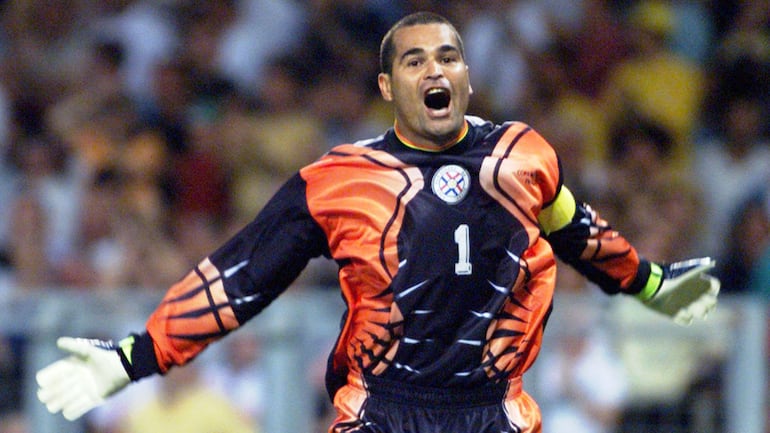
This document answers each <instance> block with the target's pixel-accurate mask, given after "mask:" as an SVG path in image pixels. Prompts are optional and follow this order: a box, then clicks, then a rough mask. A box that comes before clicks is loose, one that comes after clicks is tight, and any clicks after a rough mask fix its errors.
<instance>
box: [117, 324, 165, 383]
mask: <svg viewBox="0 0 770 433" xmlns="http://www.w3.org/2000/svg"><path fill="white" fill-rule="evenodd" d="M118 354H119V355H120V361H121V362H122V363H123V368H125V369H126V372H127V373H128V377H129V378H130V379H131V381H132V382H136V381H138V380H139V379H141V378H143V377H147V376H151V375H153V374H157V373H160V367H159V366H158V361H157V358H156V357H155V347H154V344H153V342H152V337H150V335H149V334H148V333H146V332H143V333H141V334H131V335H129V336H128V337H126V338H124V339H122V340H120V342H119V343H118Z"/></svg>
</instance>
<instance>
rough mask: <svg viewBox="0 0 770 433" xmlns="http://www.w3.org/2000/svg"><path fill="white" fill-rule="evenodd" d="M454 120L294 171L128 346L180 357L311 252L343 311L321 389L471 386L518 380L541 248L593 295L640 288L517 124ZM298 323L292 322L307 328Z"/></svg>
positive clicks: (544, 260)
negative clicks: (434, 143)
mask: <svg viewBox="0 0 770 433" xmlns="http://www.w3.org/2000/svg"><path fill="white" fill-rule="evenodd" d="M467 123H468V130H467V132H466V133H465V136H464V137H463V138H462V139H461V140H460V141H459V142H458V143H457V144H455V145H454V146H452V147H450V148H448V149H444V150H442V151H440V152H428V151H425V150H421V149H416V148H414V147H412V146H409V145H405V144H404V142H402V141H401V140H399V138H398V136H397V134H396V133H395V131H394V130H393V129H391V130H389V131H387V132H386V133H385V134H384V135H382V136H381V137H378V138H375V139H372V140H368V141H365V142H359V143H355V144H348V145H341V146H338V147H335V148H334V149H332V150H331V151H330V152H328V153H327V154H326V155H325V156H323V157H322V158H320V159H319V160H318V161H316V162H315V163H313V164H310V165H309V166H307V167H305V168H303V169H302V170H300V172H299V173H298V174H297V175H295V176H294V177H293V178H291V179H290V180H289V181H288V182H287V183H286V184H285V185H284V186H283V187H282V188H281V189H280V190H279V191H278V193H277V194H276V195H275V196H274V197H273V198H272V199H271V200H270V202H269V203H268V204H267V205H266V206H265V208H264V209H263V210H262V211H261V212H260V213H259V215H258V216H257V217H256V218H255V219H254V221H252V222H251V223H250V224H249V225H248V226H246V227H245V228H244V229H243V230H242V231H241V232H239V233H238V234H237V235H235V236H234V237H233V238H232V239H231V240H229V241H228V242H226V243H225V244H224V245H223V246H222V247H221V248H219V249H218V250H217V251H215V252H214V253H212V254H211V255H210V256H209V257H208V258H206V259H205V260H203V261H202V262H201V263H200V265H199V266H197V267H196V268H195V269H194V270H193V271H192V272H191V273H190V274H189V275H187V277H185V278H184V279H183V280H181V281H180V282H179V283H177V284H176V285H174V286H173V287H172V288H171V289H170V290H169V291H168V293H167V294H166V297H165V298H164V300H163V302H162V303H161V304H160V306H159V307H158V308H157V310H156V311H155V312H154V313H153V315H152V316H151V317H150V318H149V320H148V322H147V335H149V337H150V338H149V340H150V341H151V342H152V344H147V343H146V341H147V340H148V338H147V337H146V336H145V337H141V336H140V337H139V338H140V339H142V338H144V340H143V341H145V343H143V344H138V345H137V347H145V348H147V347H150V348H151V351H152V355H153V356H152V357H153V358H154V359H153V360H152V361H154V363H155V364H154V365H153V368H154V369H157V370H158V371H160V372H165V371H166V370H168V368H170V367H172V366H173V365H180V364H184V363H186V362H188V361H189V360H190V359H192V358H193V357H195V356H196V355H197V354H198V353H199V352H200V351H202V350H203V349H204V348H205V347H206V345H208V344H209V343H211V342H213V341H215V340H217V339H218V338H221V337H222V336H224V335H226V334H227V333H228V332H230V331H232V330H234V329H236V328H238V327H239V326H240V325H242V324H243V323H245V322H246V321H248V320H249V319H250V318H252V317H254V316H255V315H256V314H258V313H259V312H260V311H261V310H262V309H263V308H265V307H266V306H267V305H268V304H269V303H270V302H271V301H272V300H274V299H275V298H276V297H277V296H278V295H279V294H280V293H281V292H282V291H283V290H285V289H286V288H287V286H289V285H290V284H291V282H292V281H293V280H294V279H295V278H296V277H297V276H298V275H299V273H300V272H301V271H302V269H303V268H304V267H305V265H306V264H307V262H308V261H309V260H310V259H311V258H314V257H318V256H320V255H324V256H326V257H329V258H331V259H333V260H335V261H336V262H337V263H338V265H339V283H340V288H341V290H342V295H343V298H344V300H345V303H346V307H347V308H346V312H345V315H344V317H343V321H342V326H341V329H340V334H339V337H338V339H337V342H336V344H335V346H334V348H333V350H332V353H331V356H330V360H329V372H328V373H329V374H328V375H327V379H328V385H329V388H330V393H331V394H333V393H334V392H335V390H336V389H338V388H339V386H341V385H342V384H343V383H344V382H345V380H346V378H347V377H348V375H350V374H353V375H362V376H363V377H367V376H379V377H381V378H384V379H388V380H392V381H396V382H401V383H412V384H418V385H423V386H429V387H464V386H479V385H483V384H486V383H489V382H499V381H504V380H508V379H509V378H512V377H518V376H521V375H522V374H523V373H524V372H525V371H526V370H527V368H529V366H530V365H531V364H532V362H534V359H535V357H536V356H537V353H538V350H539V348H540V345H541V338H542V333H543V329H544V327H545V323H546V320H547V317H548V313H549V311H550V308H551V302H552V296H553V291H554V286H555V278H556V262H555V259H554V251H556V252H557V254H559V255H560V256H562V257H563V258H565V260H566V261H568V262H569V263H571V264H573V265H575V266H576V267H577V268H578V269H579V270H581V272H584V274H586V275H587V276H589V278H591V279H593V280H595V281H597V282H598V283H600V284H601V285H602V288H603V289H605V290H606V291H608V292H617V291H628V292H631V291H635V290H639V289H641V286H642V285H643V284H644V282H645V281H646V278H647V276H646V275H643V272H638V271H639V270H642V268H643V266H640V264H641V263H642V262H641V261H640V259H639V257H638V256H637V255H636V252H635V251H634V250H633V248H632V247H631V246H630V245H628V243H627V242H626V241H625V240H624V239H623V238H622V237H621V236H620V235H618V234H617V233H616V232H614V231H612V230H611V229H610V228H609V226H607V225H606V224H603V221H602V220H601V219H600V218H598V216H596V214H595V213H593V212H592V211H591V210H590V208H588V207H587V206H585V205H582V204H577V203H575V202H574V200H573V199H572V197H571V194H569V192H568V190H567V188H566V187H563V185H562V184H561V182H562V174H561V171H560V164H559V161H558V158H557V156H556V154H555V152H554V150H553V149H552V148H551V146H550V145H549V144H548V143H547V142H546V141H545V140H544V139H543V138H542V137H541V136H540V135H539V134H538V133H537V132H535V131H534V130H533V129H531V128H530V127H529V126H527V125H526V124H523V123H519V122H512V123H506V124H503V125H495V124H492V123H490V122H486V121H483V120H481V119H478V118H475V117H470V116H469V117H468V118H467ZM565 197H566V198H565ZM565 203H566V204H565ZM544 226H545V227H544ZM552 248H553V249H552ZM642 280H643V281H642ZM640 281H641V282H640ZM314 319H315V318H313V317H302V318H293V319H292V320H303V321H306V322H307V323H306V326H307V327H312V326H313V320H314ZM148 350H149V349H148ZM135 352H141V349H139V350H137V349H136V348H135ZM146 358H147V357H146V356H141V354H138V356H136V357H135V359H146ZM134 362H136V361H134ZM140 362H144V361H140ZM142 369H145V370H147V368H146V367H142Z"/></svg>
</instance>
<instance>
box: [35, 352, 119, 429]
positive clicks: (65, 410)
mask: <svg viewBox="0 0 770 433" xmlns="http://www.w3.org/2000/svg"><path fill="white" fill-rule="evenodd" d="M56 345H57V346H58V347H59V349H62V350H64V351H65V352H69V353H70V354H71V356H69V357H67V358H64V359H61V360H59V361H56V362H54V363H52V364H51V365H49V366H47V367H45V368H43V369H42V370H40V371H38V372H37V375H36V379H37V383H38V386H39V387H40V388H39V389H38V391H37V397H38V399H40V401H41V402H43V403H44V404H45V405H46V407H47V408H48V411H49V412H51V413H56V412H59V411H61V412H62V414H63V415H64V417H65V418H67V419H68V420H70V421H74V420H76V419H78V418H80V417H81V416H82V415H83V414H84V413H86V412H88V411H89V410H91V409H93V408H95V407H96V406H99V405H100V404H102V403H103V402H104V399H105V398H107V397H109V396H110V395H112V394H114V393H116V392H118V391H119V390H121V389H123V388H124V387H125V386H126V385H128V383H129V382H130V379H129V377H128V373H127V372H126V369H125V368H124V367H123V363H122V361H121V360H120V355H119V354H118V352H117V350H119V349H117V348H116V347H115V346H113V345H112V343H109V342H104V341H99V340H89V339H85V338H71V337H61V338H59V339H58V340H57V341H56Z"/></svg>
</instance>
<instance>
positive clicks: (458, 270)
mask: <svg viewBox="0 0 770 433" xmlns="http://www.w3.org/2000/svg"><path fill="white" fill-rule="evenodd" d="M455 243H456V244H457V254H458V259H457V263H455V274H457V275H470V274H471V273H472V272H473V267H472V266H471V262H470V255H471V239H470V229H469V228H468V224H460V225H459V226H457V229H455Z"/></svg>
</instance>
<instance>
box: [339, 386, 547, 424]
mask: <svg viewBox="0 0 770 433" xmlns="http://www.w3.org/2000/svg"><path fill="white" fill-rule="evenodd" d="M346 388H347V389H346ZM356 388H357V387H356V386H355V385H352V386H351V385H348V386H346V387H343V389H341V390H340V392H338V394H337V396H335V407H336V408H337V414H338V417H337V419H336V420H335V423H334V425H332V427H331V428H330V430H329V432H330V433H469V432H473V433H535V432H539V431H540V411H539V409H538V408H537V405H536V404H535V403H534V401H532V399H531V398H530V397H529V396H528V395H527V394H526V393H524V392H523V391H521V381H511V382H508V383H504V384H500V385H494V386H491V385H490V386H485V387H483V388H476V389H457V390H447V389H435V388H424V387H414V386H409V387H406V386H404V385H402V384H397V383H392V382H390V383H389V382H386V381H382V380H377V379H374V380H372V379H367V380H366V387H365V389H356ZM362 392H363V393H365V394H361V393H362ZM340 393H342V394H341V395H340ZM353 409H356V412H355V414H353V413H351V412H352V410H353ZM522 409H525V410H524V412H526V413H524V414H523V413H522Z"/></svg>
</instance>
